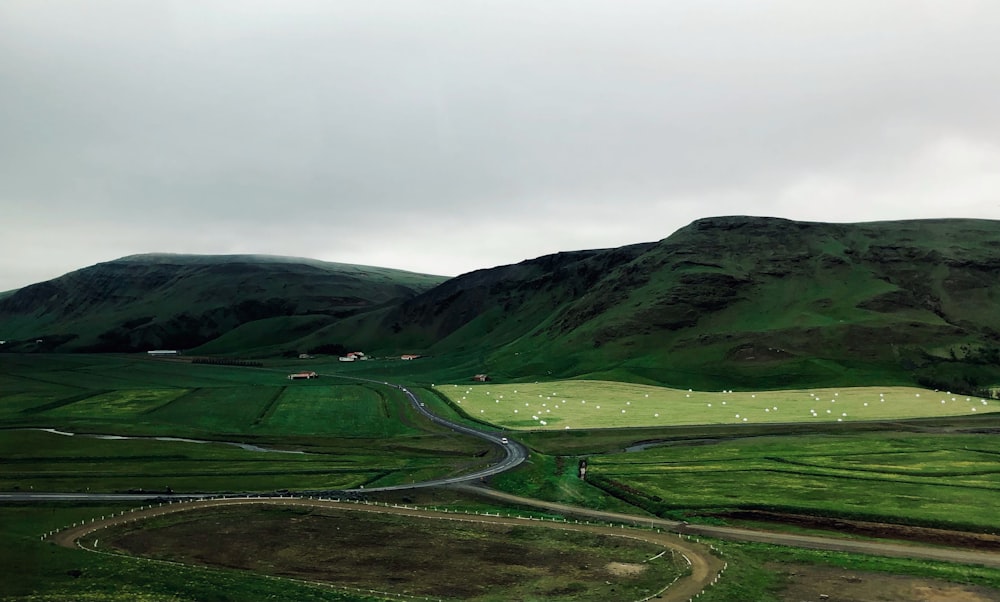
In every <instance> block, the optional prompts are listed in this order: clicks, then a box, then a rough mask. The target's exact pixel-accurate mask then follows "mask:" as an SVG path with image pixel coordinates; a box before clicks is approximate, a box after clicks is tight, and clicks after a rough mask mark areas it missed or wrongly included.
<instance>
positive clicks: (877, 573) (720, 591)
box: [698, 541, 1000, 602]
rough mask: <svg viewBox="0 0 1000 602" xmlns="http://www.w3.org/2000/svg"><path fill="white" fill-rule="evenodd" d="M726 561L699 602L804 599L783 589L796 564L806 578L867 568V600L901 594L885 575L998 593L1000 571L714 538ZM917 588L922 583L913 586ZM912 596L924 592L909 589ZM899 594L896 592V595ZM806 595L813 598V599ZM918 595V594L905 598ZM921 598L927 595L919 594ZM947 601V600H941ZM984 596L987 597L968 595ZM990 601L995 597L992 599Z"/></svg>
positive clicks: (831, 590)
mask: <svg viewBox="0 0 1000 602" xmlns="http://www.w3.org/2000/svg"><path fill="white" fill-rule="evenodd" d="M712 544H713V545H714V546H715V547H716V548H717V549H718V550H719V552H720V554H721V555H722V557H723V558H725V559H726V561H727V562H728V566H729V568H728V569H727V570H726V572H725V574H724V577H723V578H722V579H720V580H719V582H718V583H717V584H716V585H714V586H712V587H710V588H708V589H707V590H705V592H704V593H703V594H702V595H701V596H699V597H698V600H699V602H702V601H704V602H730V601H731V600H754V601H755V602H779V601H784V600H800V599H803V598H804V596H801V595H800V596H799V597H795V598H788V597H787V596H786V595H785V590H786V588H788V586H789V585H790V583H789V579H788V578H787V576H786V571H785V570H783V569H784V567H788V566H796V567H802V568H804V569H805V570H804V571H803V573H804V578H806V579H809V578H811V577H813V575H814V573H815V572H816V569H824V568H829V567H835V568H840V569H845V570H850V571H865V572H866V573H868V575H867V576H869V577H870V579H871V582H870V583H869V584H867V585H866V586H865V589H866V599H873V600H875V599H877V600H889V599H899V598H897V597H896V596H898V592H892V591H880V587H881V581H882V580H883V579H880V578H882V577H885V578H887V577H888V576H890V575H893V576H908V577H913V578H920V579H934V580H939V581H941V582H943V583H946V584H947V583H952V584H963V585H967V586H975V587H986V588H992V589H994V590H998V591H996V592H992V593H993V594H997V593H1000V570H997V569H991V568H985V567H970V566H965V565H958V564H952V563H946V562H933V561H924V560H908V559H902V558H888V557H883V556H868V555H864V554H852V553H847V552H826V551H817V550H806V549H801V548H792V547H787V546H773V545H768V544H760V543H745V542H724V541H713V542H712ZM838 583H840V584H843V583H844V581H843V577H836V578H835V579H834V580H832V581H831V580H828V581H827V582H826V583H825V584H824V585H826V586H828V587H829V589H826V591H827V592H829V593H831V594H833V593H835V592H836V591H837V589H838ZM915 585H916V586H917V588H919V587H920V586H921V585H924V584H919V583H918V584H915ZM909 593H911V594H912V595H914V596H918V595H920V594H921V593H924V594H926V590H924V591H923V592H921V591H912V592H909ZM894 594H895V595H894ZM808 599H815V597H810V598H808ZM907 599H917V598H907ZM920 599H924V598H923V597H921V598H920ZM942 599H943V598H942ZM968 599H970V600H971V599H975V600H981V599H982V600H985V599H987V598H979V597H970V598H968ZM988 599H993V598H992V597H991V598H988Z"/></svg>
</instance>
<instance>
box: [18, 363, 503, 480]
mask: <svg viewBox="0 0 1000 602" xmlns="http://www.w3.org/2000/svg"><path fill="white" fill-rule="evenodd" d="M2 359H3V364H2V365H0V458H2V461H3V465H4V469H3V471H0V489H4V490H16V489H20V490H22V491H28V490H35V491H86V490H88V489H89V490H90V491H127V490H129V489H146V490H154V491H163V490H164V489H165V488H167V487H170V488H171V489H172V490H173V491H175V492H191V491H198V492H202V491H274V490H275V489H289V488H290V489H341V488H353V487H358V486H360V485H392V484H398V483H403V482H412V481H415V480H420V479H423V478H435V477H440V476H441V475H442V474H453V473H454V472H456V471H458V470H463V469H468V468H472V467H478V466H483V465H485V464H486V463H488V462H490V461H494V460H493V459H494V457H495V455H496V454H497V453H499V450H497V449H496V448H495V446H490V445H489V444H486V443H484V442H481V441H477V440H474V439H471V438H467V437H456V436H441V435H442V433H444V432H445V431H443V430H442V429H441V428H440V427H437V426H436V425H433V424H431V423H429V422H428V421H425V420H421V419H418V418H417V417H416V416H415V412H414V411H413V409H412V407H411V406H410V405H409V403H408V402H407V401H406V399H405V398H404V396H403V395H402V393H400V392H399V391H398V390H396V389H392V388H389V387H383V386H381V385H377V384H372V383H364V384H358V383H357V382H352V381H344V380H341V379H336V378H329V377H323V378H320V379H317V380H310V381H294V382H293V381H289V380H287V379H286V378H285V375H286V374H287V373H288V372H289V371H290V370H289V369H281V370H260V369H254V368H243V367H229V366H210V365H198V364H190V363H187V362H179V361H173V360H151V359H148V358H146V357H143V356H89V355H88V356H61V355H52V356H21V355H12V354H5V355H4V356H3V357H2ZM39 428H52V429H57V430H60V431H66V432H70V433H91V434H103V435H112V436H129V437H147V438H145V439H114V440H107V439H97V438H93V437H85V436H76V437H68V436H61V435H57V434H52V433H48V432H40V431H37V430H35V431H32V430H18V429H39ZM165 436H166V437H181V438H191V439H199V440H211V441H220V442H226V441H228V442H237V443H251V444H258V445H264V446H266V447H272V448H278V449H285V450H293V451H304V452H308V453H304V454H286V453H272V452H261V451H253V450H246V449H239V448H237V447H233V446H230V445H224V444H214V443H201V444H199V443H193V442H182V441H157V440H154V439H153V438H154V437H165Z"/></svg>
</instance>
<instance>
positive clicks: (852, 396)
mask: <svg viewBox="0 0 1000 602" xmlns="http://www.w3.org/2000/svg"><path fill="white" fill-rule="evenodd" d="M437 390H438V391H439V392H441V393H443V394H444V395H446V396H448V398H449V399H451V400H452V401H453V402H454V403H455V404H457V405H458V406H460V407H461V408H462V409H463V410H464V411H465V412H466V413H467V414H469V415H470V416H472V417H474V418H478V419H481V420H484V421H487V422H491V423H494V424H497V425H500V426H502V427H504V428H510V429H531V430H538V429H542V430H559V429H563V430H565V429H587V428H628V427H646V426H669V425H698V424H761V423H782V422H817V423H818V422H849V421H858V420H886V419H891V420H900V419H905V418H921V417H933V416H956V415H972V414H977V413H983V412H990V411H997V408H998V407H1000V402H997V401H995V400H994V401H990V400H986V399H980V398H972V397H967V396H964V395H952V394H950V393H946V392H939V391H933V390H928V389H920V388H914V387H844V388H837V389H809V390H806V389H797V390H785V391H735V392H731V391H691V390H688V391H683V390H679V389H668V388H665V387H654V386H648V385H638V384H632V383H621V382H610V381H590V380H564V381H557V382H549V383H518V384H492V383H486V384H474V385H473V384H445V385H438V386H437Z"/></svg>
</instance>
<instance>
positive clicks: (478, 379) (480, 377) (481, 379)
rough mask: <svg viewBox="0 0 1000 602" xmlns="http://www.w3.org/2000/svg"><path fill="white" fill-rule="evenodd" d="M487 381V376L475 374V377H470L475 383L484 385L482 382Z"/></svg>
mask: <svg viewBox="0 0 1000 602" xmlns="http://www.w3.org/2000/svg"><path fill="white" fill-rule="evenodd" d="M489 379H490V377H489V375H487V374H477V375H475V376H473V377H472V380H474V381H476V382H477V383H484V382H486V381H488V380H489Z"/></svg>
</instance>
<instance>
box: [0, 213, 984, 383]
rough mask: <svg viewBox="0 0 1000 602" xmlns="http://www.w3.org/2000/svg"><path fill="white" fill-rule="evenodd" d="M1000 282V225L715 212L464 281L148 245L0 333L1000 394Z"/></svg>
mask: <svg viewBox="0 0 1000 602" xmlns="http://www.w3.org/2000/svg"><path fill="white" fill-rule="evenodd" d="M997 273H1000V222H996V221H988V220H968V219H951V220H918V221H898V222H875V223H862V224H823V223H809V222H795V221H789V220H783V219H774V218H755V217H739V216H737V217H718V218H709V219H703V220H698V221H696V222H694V223H692V224H690V225H689V226H687V227H685V228H682V229H681V230H679V231H677V232H676V233H674V234H673V235H671V236H670V237H668V238H666V239H663V240H661V241H659V242H655V243H642V244H636V245H630V246H626V247H621V248H617V249H600V250H590V251H575V252H567V253H558V254H554V255H549V256H545V257H540V258H536V259H532V260H527V261H524V262H521V263H518V264H514V265H508V266H501V267H497V268H492V269H484V270H478V271H475V272H471V273H469V274H465V275H463V276H459V277H457V278H452V279H444V278H441V277H434V276H426V275H419V274H411V273H407V272H398V271H393V270H385V269H379V268H367V267H359V266H345V265H340V264H328V263H323V262H316V261H311V260H299V259H288V258H267V257H265V258H262V257H257V256H230V257H193V256H170V255H167V256H161V255H157V256H136V257H131V258H125V259H121V260H117V261H114V262H109V263H106V264H100V265H97V266H93V267H91V268H86V269H84V270H80V271H78V272H74V273H72V274H68V275H66V276H64V277H62V278H59V279H56V280H53V281H49V282H45V283H41V284H37V285H33V286H31V287H27V288H25V289H21V290H19V291H16V292H14V293H13V294H11V295H8V296H6V297H4V298H2V299H0V339H8V340H10V339H14V340H15V341H17V342H16V343H15V344H14V345H13V346H12V345H10V344H8V345H7V347H6V348H5V349H13V350H17V351H32V350H36V351H45V350H51V349H61V350H68V349H69V350H90V351H106V350H125V351H127V350H144V349H149V348H153V347H176V348H186V349H192V348H193V349H194V350H195V352H197V353H206V354H207V353H219V354H227V353H228V354H233V353H241V354H252V355H256V356H268V355H272V356H273V355H280V354H287V353H295V352H297V351H325V352H326V353H330V354H334V353H337V351H338V350H343V349H346V348H356V349H363V350H365V351H367V352H371V353H377V354H384V355H393V354H399V353H420V354H423V355H429V356H434V357H436V358H437V360H436V361H437V362H438V364H439V365H441V366H446V365H459V364H460V365H462V366H468V367H469V369H470V370H474V372H486V373H489V374H490V375H491V376H492V377H493V378H494V379H496V380H504V381H524V380H536V379H539V378H541V379H555V378H590V379H602V380H619V381H620V380H625V381H634V382H640V383H649V384H661V385H669V386H674V387H678V388H682V389H687V388H693V389H705V390H712V389H715V390H718V389H731V388H737V389H745V390H750V389H753V390H761V389H775V388H805V387H823V386H844V385H862V384H882V385H913V384H918V385H921V386H925V387H930V388H939V389H944V390H953V391H961V392H963V393H967V394H972V395H977V396H987V395H988V394H989V391H988V389H989V388H990V387H996V386H998V385H1000V312H998V311H996V308H997V307H998V305H1000V303H998V302H1000V283H998V282H997V281H996V279H995V275H996V274H997ZM38 339H41V340H42V341H43V342H42V343H36V340H38ZM435 370H436V369H435ZM455 373H456V372H455V371H449V372H448V374H455ZM428 378H436V377H433V376H430V375H428Z"/></svg>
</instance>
